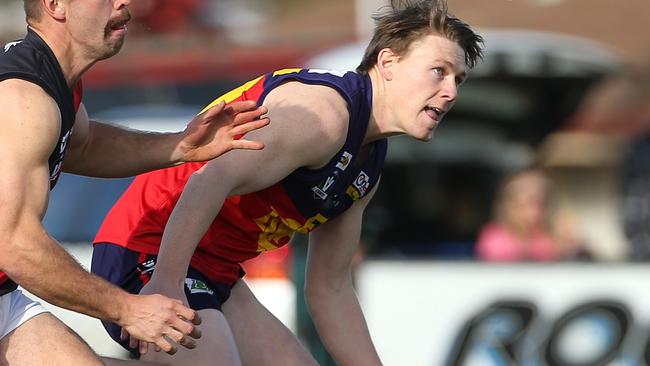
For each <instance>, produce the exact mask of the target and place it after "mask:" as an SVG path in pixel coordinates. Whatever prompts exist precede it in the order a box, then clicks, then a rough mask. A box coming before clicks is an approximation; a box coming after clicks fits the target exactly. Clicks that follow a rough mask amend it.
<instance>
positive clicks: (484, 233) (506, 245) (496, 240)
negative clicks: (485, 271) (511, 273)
mask: <svg viewBox="0 0 650 366" xmlns="http://www.w3.org/2000/svg"><path fill="white" fill-rule="evenodd" d="M476 255H477V257H478V259H480V260H483V261H497V262H498V261H500V262H514V261H552V260H557V259H560V258H559V253H558V252H557V250H556V249H555V245H554V243H553V240H552V239H551V238H550V237H549V236H548V235H546V234H544V233H541V232H540V233H537V234H534V235H533V236H532V237H530V238H528V239H526V240H524V239H522V238H519V237H517V236H515V235H514V234H512V233H511V232H510V231H509V230H508V229H507V228H505V227H504V226H503V225H501V224H498V223H489V224H487V225H486V226H485V227H483V229H482V230H481V233H480V234H479V237H478V242H477V244H476Z"/></svg>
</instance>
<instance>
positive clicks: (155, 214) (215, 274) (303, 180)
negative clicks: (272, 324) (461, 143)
mask: <svg viewBox="0 0 650 366" xmlns="http://www.w3.org/2000/svg"><path fill="white" fill-rule="evenodd" d="M286 81H299V82H302V83H305V84H314V85H325V86H329V87H331V88H333V89H335V90H337V91H338V92H339V94H340V95H341V96H342V97H343V98H344V99H345V100H346V102H347V105H348V112H349V116H350V119H349V126H348V132H347V139H346V141H345V143H344V145H343V147H342V148H341V149H340V150H339V151H338V152H337V154H336V155H334V156H333V157H332V158H331V160H330V161H329V162H328V163H327V164H326V165H325V166H324V167H322V168H320V169H317V170H314V169H306V168H300V169H297V170H295V171H293V172H292V173H291V174H290V175H288V176H287V177H285V178H284V179H283V180H282V181H280V182H278V183H276V184H274V185H272V186H270V187H268V188H266V189H263V190H261V191H258V192H254V193H250V194H244V195H240V196H232V197H229V198H228V199H226V201H225V202H224V204H223V207H222V209H221V211H220V212H219V214H218V215H217V217H216V218H215V220H214V221H213V222H212V224H211V225H210V227H209V228H208V230H207V232H206V234H205V235H204V237H203V238H202V239H201V241H200V242H199V245H198V247H197V250H196V252H195V253H194V255H193V257H192V261H191V265H192V266H193V267H194V268H195V269H197V270H199V271H200V272H202V273H203V274H204V275H205V276H206V277H208V278H209V279H211V280H212V281H215V282H219V283H225V284H233V283H234V282H236V281H237V279H239V276H240V270H241V267H240V265H239V264H240V263H241V262H243V261H245V260H248V259H250V258H253V257H255V256H257V255H258V254H259V253H261V252H263V251H267V250H273V249H276V248H278V247H281V246H283V245H285V244H287V243H288V242H289V240H290V238H291V236H292V234H293V233H294V232H299V233H308V232H310V231H312V230H313V229H314V228H316V227H317V226H318V225H320V224H322V223H325V222H327V221H328V220H331V219H333V218H334V217H336V216H338V215H340V214H341V213H342V212H343V211H345V210H346V209H348V208H349V207H350V206H351V205H352V204H353V203H354V201H356V200H359V199H360V198H362V197H364V196H365V195H367V194H368V193H369V192H370V191H371V190H372V188H373V187H374V186H375V185H376V184H377V182H378V180H379V176H380V174H381V170H382V168H383V164H384V159H385V156H386V148H387V141H386V140H385V139H382V140H378V141H375V142H373V143H370V144H367V145H362V143H363V139H364V136H365V134H366V129H367V127H368V121H369V119H370V110H371V106H372V87H371V83H370V78H369V77H368V76H366V75H360V74H357V73H353V72H347V73H344V74H343V73H336V72H334V71H324V70H309V69H285V70H279V71H276V72H274V73H269V74H266V75H263V76H261V77H259V78H257V79H255V80H252V81H250V82H248V83H246V84H244V85H242V86H241V87H239V88H237V89H234V90H233V91H231V92H229V93H227V94H225V95H223V96H222V97H220V98H218V99H217V100H215V101H214V102H213V103H212V104H211V105H214V104H216V103H218V102H220V101H222V100H225V101H226V102H232V101H236V100H255V101H257V102H258V104H262V102H263V101H264V98H265V97H266V96H267V94H268V93H269V92H270V91H271V90H273V89H274V88H275V87H277V86H279V85H281V84H282V83H284V82H286ZM211 105H210V106H211ZM208 107H209V106H208ZM206 108H207V107H206ZM204 164H205V163H189V164H184V165H181V166H178V167H173V168H168V169H162V170H157V171H154V172H150V173H146V174H143V175H140V176H138V177H137V178H136V179H135V180H134V182H133V183H132V184H131V186H130V187H129V188H128V189H127V191H126V192H125V193H124V195H123V196H122V197H121V198H120V199H119V200H118V202H117V203H116V204H115V206H113V208H112V209H111V211H110V212H109V213H108V215H107V217H106V219H105V220H104V223H103V224H102V226H101V228H100V230H99V232H98V233H97V236H96V237H95V243H113V244H117V245H119V246H122V247H126V248H128V249H130V250H133V251H136V252H141V253H146V254H157V253H158V250H159V247H160V242H161V238H162V233H163V230H164V226H165V224H166V222H167V219H168V218H169V216H170V214H171V212H172V210H173V208H174V206H175V204H176V202H177V201H178V199H179V197H180V194H181V192H182V190H183V187H184V186H185V183H186V182H187V180H188V179H189V177H190V175H191V174H192V173H194V172H195V171H196V170H198V169H199V168H201V167H202V166H203V165H204Z"/></svg>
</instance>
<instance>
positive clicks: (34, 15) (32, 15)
mask: <svg viewBox="0 0 650 366" xmlns="http://www.w3.org/2000/svg"><path fill="white" fill-rule="evenodd" d="M39 3H40V0H23V6H24V8H25V17H26V18H27V21H29V20H30V19H32V20H39V19H40V17H41V8H40V4H39Z"/></svg>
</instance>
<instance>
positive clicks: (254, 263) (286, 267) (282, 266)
mask: <svg viewBox="0 0 650 366" xmlns="http://www.w3.org/2000/svg"><path fill="white" fill-rule="evenodd" d="M289 248H290V247H289V245H285V246H283V247H280V248H278V249H275V250H271V251H268V252H264V253H261V254H260V255H258V256H257V257H255V258H253V259H251V260H249V261H246V262H244V264H243V265H242V267H244V270H245V271H246V278H284V279H288V278H290V275H291V270H290V269H291V250H290V249H289Z"/></svg>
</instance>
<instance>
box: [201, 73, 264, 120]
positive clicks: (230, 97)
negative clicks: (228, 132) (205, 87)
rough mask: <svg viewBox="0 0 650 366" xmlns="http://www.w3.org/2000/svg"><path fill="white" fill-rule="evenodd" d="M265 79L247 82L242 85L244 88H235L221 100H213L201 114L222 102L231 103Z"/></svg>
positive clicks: (221, 97)
mask: <svg viewBox="0 0 650 366" xmlns="http://www.w3.org/2000/svg"><path fill="white" fill-rule="evenodd" d="M263 77H264V76H260V77H258V78H257V79H254V80H251V81H249V82H247V83H246V84H244V85H242V86H240V87H238V88H235V89H233V90H231V91H229V92H227V93H226V94H224V95H222V96H220V97H219V98H217V99H215V100H213V101H212V103H210V104H208V106H207V107H205V108H203V109H202V110H201V112H199V114H201V113H203V112H205V111H207V110H208V109H210V108H212V107H214V106H215V105H217V104H219V103H220V102H221V101H222V100H223V101H225V102H226V103H230V102H232V101H233V100H235V99H237V98H239V97H240V96H241V95H242V94H244V92H245V91H246V90H248V89H250V88H252V87H253V85H255V84H257V82H258V81H260V79H262V78H263Z"/></svg>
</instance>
